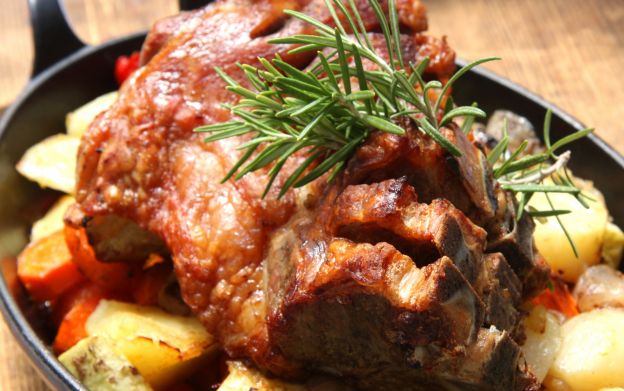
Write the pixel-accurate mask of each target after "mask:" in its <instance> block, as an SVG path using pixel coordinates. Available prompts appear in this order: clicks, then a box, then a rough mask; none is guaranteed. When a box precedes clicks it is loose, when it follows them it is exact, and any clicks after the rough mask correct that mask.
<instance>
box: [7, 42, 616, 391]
mask: <svg viewBox="0 0 624 391" xmlns="http://www.w3.org/2000/svg"><path fill="white" fill-rule="evenodd" d="M145 35H146V33H145V32H139V33H135V34H131V35H128V36H125V37H121V38H118V39H114V40H111V41H108V42H106V43H103V44H100V45H95V46H85V47H83V48H81V49H79V50H77V51H76V52H74V53H72V54H70V55H69V56H67V57H65V58H63V59H62V60H60V61H58V62H57V63H55V64H54V65H52V66H50V67H49V68H47V69H45V70H44V71H43V72H41V73H39V74H38V75H37V76H36V77H34V78H33V79H32V80H31V81H30V82H29V83H28V84H27V85H26V86H25V88H24V90H23V91H22V92H21V93H20V95H19V96H18V97H17V98H16V99H15V101H14V102H13V103H12V104H11V105H10V106H9V107H8V108H7V110H6V111H5V112H4V114H3V116H2V118H1V119H0V143H2V137H3V136H4V133H5V131H6V129H7V128H8V126H9V124H10V122H11V120H12V119H13V117H14V115H15V113H16V112H17V111H18V110H19V109H20V107H22V106H23V105H24V104H25V102H26V101H27V100H28V98H29V97H30V96H31V95H33V94H36V93H37V91H38V89H39V87H40V86H41V85H42V84H44V83H45V82H46V81H48V80H49V79H51V78H52V77H53V76H54V75H56V74H57V73H59V72H60V71H62V70H64V69H65V68H67V67H69V65H71V64H74V63H78V62H80V61H83V60H85V59H86V58H87V57H89V56H91V55H93V54H96V53H99V52H103V51H107V50H110V49H111V48H113V47H115V46H117V45H122V44H127V43H129V42H130V41H132V40H137V39H140V38H141V37H145ZM466 63H467V62H466V61H464V60H461V59H458V60H457V65H458V66H464V65H465V64H466ZM469 73H472V74H475V75H476V76H477V77H480V78H484V79H487V80H488V81H490V82H494V83H496V84H498V85H501V86H502V87H504V89H505V90H507V91H509V92H510V93H512V94H517V95H520V96H521V97H523V98H525V99H528V100H530V101H532V102H534V103H536V104H537V105H538V106H540V107H541V108H543V109H544V110H547V109H551V110H552V112H553V116H554V117H555V118H556V117H558V118H559V119H560V120H561V121H563V122H564V123H567V124H569V125H570V126H571V127H573V128H574V129H576V130H582V129H584V128H585V126H584V125H583V124H582V123H581V122H580V121H579V120H577V119H576V118H575V117H573V116H572V115H570V114H568V113H567V112H565V111H564V110H562V109H560V108H559V107H557V106H556V105H554V104H552V103H550V102H548V101H546V100H545V99H544V98H542V97H540V96H539V95H537V94H535V93H533V92H531V91H529V90H527V89H526V88H524V87H522V86H520V85H518V84H516V83H515V82H513V81H511V80H509V79H507V78H505V77H502V76H500V75H498V74H496V73H494V72H492V71H490V70H487V69H484V68H482V67H477V68H475V69H472V70H470V72H469ZM588 139H589V141H590V142H591V143H592V144H594V145H595V146H596V147H598V148H599V149H600V150H601V151H602V152H603V153H605V154H606V155H607V156H608V157H609V158H610V159H611V160H613V161H614V162H615V163H616V164H617V165H618V166H619V167H620V168H621V169H623V170H624V156H623V155H621V154H620V153H618V152H617V151H616V150H615V149H614V148H613V147H611V146H610V145H609V144H607V143H606V142H605V141H604V140H603V139H602V138H601V137H599V136H597V135H595V134H593V133H592V134H590V135H589V136H588ZM2 274H3V276H2V277H3V278H0V312H1V313H2V315H3V317H4V319H5V321H6V323H7V325H8V327H9V329H10V331H11V333H12V334H13V336H14V337H15V339H16V340H17V342H18V344H19V345H20V348H21V349H22V351H24V353H26V356H27V357H28V359H29V361H30V364H31V365H32V366H33V367H34V368H35V370H36V371H37V372H38V373H39V375H40V376H41V377H42V378H43V380H44V381H45V382H46V383H47V384H48V385H50V386H51V387H52V388H54V389H57V390H72V391H83V390H85V391H86V388H85V387H84V386H83V385H82V384H81V383H80V382H79V381H78V380H77V379H76V378H75V377H74V376H72V375H71V374H70V373H69V371H67V370H66V369H65V367H63V365H62V364H61V363H60V362H59V361H58V359H57V358H56V356H55V355H54V354H53V352H52V351H51V349H50V348H49V347H48V346H47V345H46V344H45V343H44V341H42V340H41V339H40V338H39V337H38V336H37V334H36V333H35V332H34V330H33V328H32V327H31V325H30V323H29V322H28V320H27V319H26V317H25V316H24V314H23V313H22V311H21V310H20V308H19V305H18V304H17V302H16V301H15V299H14V298H13V296H12V294H11V293H10V291H9V288H8V285H7V281H6V280H5V278H4V273H3V272H2Z"/></svg>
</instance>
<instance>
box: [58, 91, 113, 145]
mask: <svg viewBox="0 0 624 391" xmlns="http://www.w3.org/2000/svg"><path fill="white" fill-rule="evenodd" d="M117 95H118V94H117V91H113V92H109V93H107V94H104V95H100V96H98V97H97V98H95V99H93V100H92V101H90V102H89V103H86V104H84V105H83V106H80V107H79V108H77V109H76V110H74V111H72V112H71V113H69V114H67V116H66V117H65V127H66V128H67V134H69V135H70V136H74V137H78V138H80V137H81V136H82V134H83V133H84V132H85V131H86V130H87V128H88V127H89V125H91V122H93V120H94V119H95V117H96V116H97V115H98V114H100V113H101V112H102V111H104V110H106V109H108V108H109V107H110V106H111V105H112V104H113V103H114V102H115V101H116V100H117Z"/></svg>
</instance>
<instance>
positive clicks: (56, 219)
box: [30, 196, 76, 242]
mask: <svg viewBox="0 0 624 391" xmlns="http://www.w3.org/2000/svg"><path fill="white" fill-rule="evenodd" d="M74 203H76V199H74V197H72V196H63V197H61V198H60V199H59V200H58V201H56V203H55V204H54V205H52V207H51V208H50V210H48V212H47V213H46V214H45V216H43V217H42V218H40V219H39V220H37V221H36V222H35V224H33V226H32V229H31V231H30V241H31V242H34V241H36V240H38V239H41V238H44V237H46V236H49V235H51V234H53V233H54V232H56V231H61V230H62V229H63V227H64V226H65V224H64V223H63V216H64V215H65V211H66V210H67V208H69V206H70V205H72V204H74Z"/></svg>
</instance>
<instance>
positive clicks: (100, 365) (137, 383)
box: [59, 336, 151, 391]
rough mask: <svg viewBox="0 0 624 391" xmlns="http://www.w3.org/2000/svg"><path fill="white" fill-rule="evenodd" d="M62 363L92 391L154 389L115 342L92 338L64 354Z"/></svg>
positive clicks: (61, 358) (147, 390)
mask: <svg viewBox="0 0 624 391" xmlns="http://www.w3.org/2000/svg"><path fill="white" fill-rule="evenodd" d="M59 361H60V362H61V363H62V364H63V365H64V366H65V367H66V368H67V369H68V370H69V372H71V373H72V374H73V375H74V376H75V377H76V378H77V379H78V380H80V382H81V383H82V384H83V385H84V386H85V387H86V388H87V389H89V390H91V391H118V390H124V391H149V390H151V387H150V386H149V385H148V384H147V382H146V381H145V379H143V377H142V376H141V374H140V373H139V372H138V371H137V369H136V368H135V367H134V366H133V365H132V364H131V363H130V361H128V359H127V358H126V357H125V356H124V355H123V354H121V353H120V352H119V351H118V350H116V349H115V341H113V340H111V339H109V338H107V337H103V336H97V337H89V338H86V339H83V340H82V341H80V342H79V343H78V344H77V345H75V346H74V347H72V348H71V349H69V350H68V351H66V352H65V353H63V354H62V355H61V356H60V357H59Z"/></svg>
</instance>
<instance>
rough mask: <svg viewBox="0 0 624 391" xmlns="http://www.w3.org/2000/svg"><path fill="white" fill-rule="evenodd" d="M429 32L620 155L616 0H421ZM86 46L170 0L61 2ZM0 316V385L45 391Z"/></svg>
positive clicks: (10, 75) (8, 85) (17, 44)
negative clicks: (483, 61)
mask: <svg viewBox="0 0 624 391" xmlns="http://www.w3.org/2000/svg"><path fill="white" fill-rule="evenodd" d="M425 2H426V4H427V6H428V10H429V20H430V26H431V27H430V30H431V32H432V33H433V34H435V35H443V34H445V35H447V37H448V40H449V42H450V44H451V46H452V47H453V48H455V49H456V51H457V53H458V55H459V56H460V57H463V58H466V59H475V58H480V57H485V56H490V55H496V56H500V57H502V58H503V61H500V62H496V63H490V64H488V65H486V66H487V67H488V68H490V69H492V70H494V71H495V72H497V73H499V74H501V75H504V76H506V77H508V78H509V79H511V80H513V81H515V82H517V83H519V84H521V85H523V86H525V87H527V88H528V89H529V90H531V91H533V92H535V93H537V94H539V95H541V96H542V97H544V98H546V99H547V100H549V101H551V102H553V103H555V104H556V105H558V106H559V107H561V108H562V109H564V110H566V111H567V112H569V113H572V114H573V115H574V116H575V117H577V118H578V119H580V120H581V121H582V122H584V123H585V124H587V125H588V126H592V127H595V128H596V132H597V133H598V135H600V136H601V137H602V138H604V139H605V140H606V141H607V142H608V143H610V144H612V145H613V146H615V148H616V149H617V150H618V151H620V152H621V153H624V124H623V123H622V122H621V119H622V118H624V104H623V103H622V102H624V77H623V76H622V72H624V50H623V49H624V2H622V1H621V0H472V1H453V0H425ZM26 3H27V2H26V0H3V12H1V13H0V107H3V106H6V105H8V104H10V102H11V101H12V100H13V99H14V98H15V97H16V96H17V94H18V93H19V91H20V90H21V88H23V86H24V85H25V84H26V82H27V80H28V77H29V74H30V64H31V61H32V57H33V54H32V43H31V41H30V40H31V36H30V29H29V22H28V12H27V7H26ZM65 6H66V9H67V13H68V15H69V19H70V21H71V23H72V25H73V26H74V28H75V30H76V32H77V33H78V35H79V36H80V37H81V38H82V39H83V40H84V41H85V42H88V43H99V42H102V41H104V40H107V39H110V38H113V37H117V36H122V35H125V34H128V33H131V32H134V31H140V30H144V29H146V28H147V27H148V26H149V25H150V23H151V21H153V20H155V19H157V18H159V17H161V16H164V15H169V14H172V13H174V12H176V9H177V6H176V1H175V0H149V1H148V0H65ZM45 389H47V388H46V386H45V384H44V383H43V382H42V381H41V380H40V379H39V378H38V376H37V374H36V373H35V372H34V371H33V370H32V369H31V368H30V366H29V364H28V362H27V360H26V358H25V356H24V354H23V353H22V352H21V351H20V350H19V348H18V346H17V345H16V343H15V342H14V341H13V339H12V336H11V335H10V333H9V332H8V330H7V329H6V326H5V324H4V323H3V321H2V320H0V390H12V391H13V390H14V391H23V390H45Z"/></svg>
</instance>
